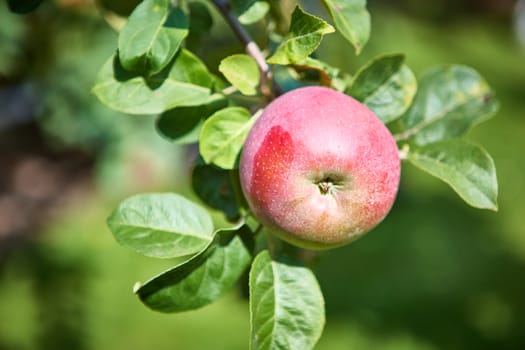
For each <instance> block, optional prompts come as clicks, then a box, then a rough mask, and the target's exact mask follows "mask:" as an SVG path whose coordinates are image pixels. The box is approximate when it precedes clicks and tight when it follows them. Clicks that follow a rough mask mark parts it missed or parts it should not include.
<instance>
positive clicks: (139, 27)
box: [118, 0, 189, 75]
mask: <svg viewBox="0 0 525 350" xmlns="http://www.w3.org/2000/svg"><path fill="white" fill-rule="evenodd" d="M188 26H189V23H188V19H187V18H186V15H185V14H184V12H183V11H182V9H181V8H178V7H172V6H171V5H170V3H169V1H167V0H144V1H143V2H142V3H140V4H139V5H138V6H137V8H136V9H135V10H134V11H133V13H132V14H131V16H130V17H129V19H128V22H127V23H126V25H125V26H124V28H122V31H121V32H120V35H119V41H118V54H119V58H120V62H121V64H122V66H123V67H124V69H126V70H129V71H136V72H140V73H145V74H147V75H151V74H154V73H158V72H160V71H161V70H162V69H164V67H166V66H167V65H168V64H169V63H170V61H171V60H172V58H173V57H174V56H175V53H176V52H177V50H178V49H179V47H180V45H181V43H182V41H183V40H184V38H185V37H186V36H187V35H188Z"/></svg>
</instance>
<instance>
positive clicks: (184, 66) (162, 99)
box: [93, 49, 216, 114]
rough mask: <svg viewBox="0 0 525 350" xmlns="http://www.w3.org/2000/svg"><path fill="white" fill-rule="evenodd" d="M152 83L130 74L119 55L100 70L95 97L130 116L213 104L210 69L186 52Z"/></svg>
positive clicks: (180, 51)
mask: <svg viewBox="0 0 525 350" xmlns="http://www.w3.org/2000/svg"><path fill="white" fill-rule="evenodd" d="M161 73H162V74H159V75H158V76H154V77H152V78H151V79H149V80H146V79H145V78H144V77H142V76H141V75H138V74H134V73H130V72H128V71H126V70H125V69H124V68H123V67H122V66H121V64H120V62H119V60H118V57H117V56H116V55H115V56H113V57H111V59H109V60H108V61H107V62H106V63H105V64H104V66H103V67H102V69H101V70H100V72H99V74H98V76H97V79H96V81H95V85H94V86H93V93H94V94H95V95H96V96H97V97H98V98H99V100H100V101H101V102H102V103H104V104H105V105H106V106H108V107H110V108H112V109H114V110H117V111H121V112H124V113H130V114H157V113H162V112H164V111H166V110H168V109H171V108H175V107H183V106H197V105H202V104H206V103H209V102H210V101H213V100H214V99H215V98H216V97H215V96H212V95H211V91H210V88H211V86H212V83H213V81H212V78H211V75H210V74H209V72H208V69H207V68H206V66H205V65H204V64H203V63H202V62H201V61H200V60H199V58H197V57H196V56H195V55H193V54H192V53H190V52H189V51H187V50H185V49H181V50H179V52H178V53H177V55H176V56H175V60H174V61H173V63H172V64H171V65H169V66H168V67H166V69H165V71H163V72H161Z"/></svg>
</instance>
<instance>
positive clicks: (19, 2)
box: [7, 0, 44, 14]
mask: <svg viewBox="0 0 525 350" xmlns="http://www.w3.org/2000/svg"><path fill="white" fill-rule="evenodd" d="M42 2H44V0H7V5H8V6H9V9H10V10H11V11H13V12H14V13H18V14H25V13H29V12H31V11H34V10H35V9H36V8H37V7H38V6H40V4H41V3H42Z"/></svg>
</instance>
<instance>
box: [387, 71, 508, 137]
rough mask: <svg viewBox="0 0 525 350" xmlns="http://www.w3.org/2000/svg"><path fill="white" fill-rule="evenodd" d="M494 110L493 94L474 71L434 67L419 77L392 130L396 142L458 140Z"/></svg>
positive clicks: (495, 105) (496, 105)
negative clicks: (412, 98)
mask: <svg viewBox="0 0 525 350" xmlns="http://www.w3.org/2000/svg"><path fill="white" fill-rule="evenodd" d="M497 109H498V103H497V102H496V101H495V98H494V92H493V91H492V89H491V88H490V86H489V85H488V84H487V82H486V81H485V80H484V79H483V78H482V77H481V76H480V75H479V74H478V73H477V72H476V71H475V70H473V69H472V68H470V67H466V66H462V65H449V66H444V67H437V68H434V69H431V70H430V71H428V72H426V73H425V74H424V75H423V76H422V77H421V80H420V82H419V87H418V92H417V94H416V96H415V98H414V101H413V103H412V105H411V107H410V108H409V109H408V111H407V112H406V113H405V114H404V115H403V116H402V117H401V118H400V119H399V120H398V121H397V122H396V123H395V124H394V125H393V127H392V130H393V132H394V134H395V135H394V137H395V138H396V140H398V141H400V140H409V141H410V142H411V143H414V144H417V145H425V144H429V143H433V142H437V141H440V140H446V139H450V138H456V137H460V136H462V135H464V134H465V133H466V132H467V131H468V130H470V129H471V128H472V127H473V126H475V125H477V124H479V123H480V122H482V121H484V120H486V119H488V118H490V117H491V116H492V115H494V113H495V112H496V111H497Z"/></svg>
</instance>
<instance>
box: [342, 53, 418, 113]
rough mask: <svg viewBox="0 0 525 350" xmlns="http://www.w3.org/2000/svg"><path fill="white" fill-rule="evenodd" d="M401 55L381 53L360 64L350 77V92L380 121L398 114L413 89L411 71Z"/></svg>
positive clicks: (414, 85)
mask: <svg viewBox="0 0 525 350" xmlns="http://www.w3.org/2000/svg"><path fill="white" fill-rule="evenodd" d="M403 60H404V56H403V55H383V56H380V57H377V58H375V59H374V60H372V62H370V63H368V64H367V65H365V66H364V67H362V68H361V69H360V70H359V71H358V72H357V74H356V76H355V77H354V81H353V82H352V86H351V88H350V91H349V93H350V95H352V96H353V97H355V98H356V99H357V100H359V101H361V102H363V103H364V104H365V105H366V106H367V107H368V108H370V109H371V110H372V111H373V112H374V113H375V114H376V115H377V116H378V117H379V119H381V120H382V121H383V123H389V122H391V121H393V120H395V119H397V118H399V117H400V116H401V115H402V114H403V113H404V112H405V111H406V110H407V109H408V107H409V106H410V104H411V103H412V99H413V98H414V95H415V93H416V89H417V82H416V78H415V77H414V74H413V73H412V71H411V70H410V68H408V67H407V66H406V65H404V64H403Z"/></svg>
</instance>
